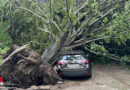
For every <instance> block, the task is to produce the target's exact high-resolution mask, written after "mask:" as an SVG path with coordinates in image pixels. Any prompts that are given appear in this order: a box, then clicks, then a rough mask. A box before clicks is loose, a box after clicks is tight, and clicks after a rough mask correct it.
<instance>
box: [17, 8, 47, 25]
mask: <svg viewBox="0 0 130 90" xmlns="http://www.w3.org/2000/svg"><path fill="white" fill-rule="evenodd" d="M19 8H20V9H23V10H25V11H28V12H30V13H32V14H33V15H35V16H37V17H39V18H41V19H42V20H43V21H44V22H46V23H48V21H47V20H46V19H45V18H43V17H42V16H40V15H38V14H36V13H35V12H33V11H31V10H29V9H27V8H24V7H19Z"/></svg>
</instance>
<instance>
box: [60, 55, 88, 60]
mask: <svg viewBox="0 0 130 90" xmlns="http://www.w3.org/2000/svg"><path fill="white" fill-rule="evenodd" d="M60 60H63V61H64V60H68V61H72V60H85V56H84V55H62V56H61V59H60Z"/></svg>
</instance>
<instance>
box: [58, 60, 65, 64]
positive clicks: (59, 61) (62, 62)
mask: <svg viewBox="0 0 130 90" xmlns="http://www.w3.org/2000/svg"><path fill="white" fill-rule="evenodd" d="M64 64H65V63H64V62H60V61H58V62H57V65H64Z"/></svg>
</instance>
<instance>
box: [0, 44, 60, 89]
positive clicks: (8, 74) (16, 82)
mask: <svg viewBox="0 0 130 90" xmlns="http://www.w3.org/2000/svg"><path fill="white" fill-rule="evenodd" d="M3 58H4V61H3V63H2V65H1V66H0V76H2V78H3V80H4V82H5V85H6V83H7V85H8V83H11V84H12V85H13V86H16V87H21V88H28V87H30V86H31V85H46V84H56V83H57V81H59V80H61V78H60V77H59V76H58V75H57V73H56V71H55V70H54V69H53V68H52V67H51V66H50V65H49V64H48V63H46V62H44V61H42V60H41V59H40V55H39V54H38V53H36V52H35V51H33V50H31V49H29V48H28V47H27V45H24V46H22V47H19V46H16V45H14V46H12V47H11V48H10V49H9V50H8V51H7V53H6V54H4V56H3Z"/></svg>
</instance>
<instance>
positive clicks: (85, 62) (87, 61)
mask: <svg viewBox="0 0 130 90" xmlns="http://www.w3.org/2000/svg"><path fill="white" fill-rule="evenodd" d="M82 63H84V64H89V63H90V60H85V61H82Z"/></svg>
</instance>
